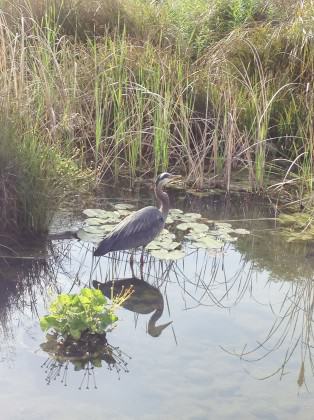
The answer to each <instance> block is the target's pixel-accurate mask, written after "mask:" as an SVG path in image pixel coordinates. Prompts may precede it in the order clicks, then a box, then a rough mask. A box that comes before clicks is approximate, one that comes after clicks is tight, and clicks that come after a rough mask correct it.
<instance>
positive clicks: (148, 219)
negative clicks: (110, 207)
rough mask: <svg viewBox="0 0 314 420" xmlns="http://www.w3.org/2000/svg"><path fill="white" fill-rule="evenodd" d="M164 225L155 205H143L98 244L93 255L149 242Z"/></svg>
mask: <svg viewBox="0 0 314 420" xmlns="http://www.w3.org/2000/svg"><path fill="white" fill-rule="evenodd" d="M163 227H164V219H163V217H162V214H161V213H160V211H159V210H158V209H157V208H156V207H152V206H149V207H144V208H143V209H141V210H138V211H137V212H135V213H132V214H130V215H129V216H127V217H126V218H125V219H124V220H122V222H120V223H119V224H118V225H117V226H116V227H115V228H114V229H113V230H112V231H111V232H110V233H109V235H107V236H106V237H105V238H104V239H103V240H102V241H101V242H100V244H99V245H98V248H97V249H96V250H95V252H94V255H96V256H99V255H105V254H106V253H107V252H110V251H121V250H124V249H131V248H137V247H139V246H144V245H147V244H148V243H149V242H151V241H152V240H153V239H154V238H155V237H156V236H157V235H158V233H159V232H160V231H161V230H162V228H163Z"/></svg>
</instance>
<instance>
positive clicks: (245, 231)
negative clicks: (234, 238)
mask: <svg viewBox="0 0 314 420" xmlns="http://www.w3.org/2000/svg"><path fill="white" fill-rule="evenodd" d="M233 232H234V233H236V234H237V235H249V234H250V231H249V230H247V229H234V230H233Z"/></svg>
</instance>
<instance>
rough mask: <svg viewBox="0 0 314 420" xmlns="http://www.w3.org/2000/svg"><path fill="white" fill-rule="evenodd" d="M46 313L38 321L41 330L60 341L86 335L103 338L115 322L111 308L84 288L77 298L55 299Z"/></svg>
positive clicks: (90, 290) (101, 296)
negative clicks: (49, 331)
mask: <svg viewBox="0 0 314 420" xmlns="http://www.w3.org/2000/svg"><path fill="white" fill-rule="evenodd" d="M49 311H50V314H49V315H46V316H44V317H42V318H41V320H40V326H41V328H42V330H43V331H48V330H54V332H55V333H57V334H59V335H61V336H62V337H63V338H64V339H67V338H68V337H71V338H73V339H75V340H79V339H80V338H81V336H82V334H83V333H86V332H89V333H92V334H103V333H104V332H105V330H106V329H107V328H108V327H109V326H110V325H112V324H113V323H114V322H115V321H117V319H118V317H117V316H116V315H115V314H114V304H113V306H111V307H108V306H107V300H106V298H105V296H104V295H103V294H102V293H101V291H100V290H94V289H88V288H85V289H82V290H81V292H80V293H79V294H73V295H70V294H61V295H59V296H58V297H57V298H56V299H55V301H53V302H52V303H51V305H50V308H49Z"/></svg>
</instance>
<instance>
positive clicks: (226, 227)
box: [215, 222, 232, 229]
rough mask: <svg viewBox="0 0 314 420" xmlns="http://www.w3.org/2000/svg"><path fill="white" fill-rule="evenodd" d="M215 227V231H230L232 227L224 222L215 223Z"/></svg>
mask: <svg viewBox="0 0 314 420" xmlns="http://www.w3.org/2000/svg"><path fill="white" fill-rule="evenodd" d="M215 227H216V228H217V229H232V225H231V224H230V223H225V222H215Z"/></svg>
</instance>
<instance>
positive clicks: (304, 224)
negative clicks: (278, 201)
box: [278, 213, 314, 242]
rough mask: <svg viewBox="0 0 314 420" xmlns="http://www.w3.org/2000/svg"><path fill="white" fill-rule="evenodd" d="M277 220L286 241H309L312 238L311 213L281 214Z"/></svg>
mask: <svg viewBox="0 0 314 420" xmlns="http://www.w3.org/2000/svg"><path fill="white" fill-rule="evenodd" d="M278 222H279V224H280V225H281V226H282V229H281V235H282V236H284V237H285V239H286V241H287V242H293V241H310V240H313V238H314V225H313V215H311V214H309V213H293V214H281V215H280V216H279V217H278Z"/></svg>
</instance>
